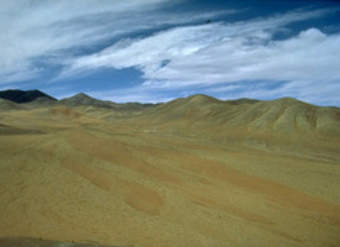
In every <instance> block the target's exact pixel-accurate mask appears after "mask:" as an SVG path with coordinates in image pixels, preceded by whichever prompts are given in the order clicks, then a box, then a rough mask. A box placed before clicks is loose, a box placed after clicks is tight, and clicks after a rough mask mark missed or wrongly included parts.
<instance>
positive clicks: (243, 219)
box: [0, 90, 340, 247]
mask: <svg viewBox="0 0 340 247" xmlns="http://www.w3.org/2000/svg"><path fill="white" fill-rule="evenodd" d="M4 95H5V96H4ZM0 97H1V99H0V157H1V159H0V202H1V203H0V246H6V247H17V246H25V247H26V246H29V247H30V246H32V247H33V246H54V247H57V246H84V247H85V246H88V247H95V246H96V247H98V246H121V247H124V246H140V247H159V246H164V247H170V246H171V247H172V246H179V247H187V246H197V247H201V246H202V247H203V246H226V247H229V246H232V247H243V246H255V247H257V246H258V247H260V246H261V247H262V246H282V247H284V246H292V247H304V246H313V247H314V246H315V247H324V246H329V247H331V246H334V247H335V246H338V245H339V243H340V237H339V232H340V194H339V190H340V166H339V164H340V148H339V147H340V109H339V108H337V107H320V106H316V105H312V104H308V103H306V102H302V101H299V100H296V99H294V98H281V99H276V100H268V101H263V100H255V99H238V100H219V99H216V98H213V97H210V96H207V95H202V94H198V95H192V96H189V97H186V98H178V99H175V100H172V101H170V102H167V103H160V104H140V103H125V104H118V103H114V102H110V101H102V100H98V99H95V98H93V97H91V96H88V95H86V94H83V93H80V94H77V95H75V96H73V97H70V98H66V99H62V100H56V99H54V98H53V97H51V96H49V95H47V94H45V93H43V92H40V91H37V90H34V91H28V92H26V91H18V90H15V91H13V90H10V91H5V92H0Z"/></svg>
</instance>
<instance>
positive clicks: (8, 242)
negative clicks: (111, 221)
mask: <svg viewBox="0 0 340 247" xmlns="http://www.w3.org/2000/svg"><path fill="white" fill-rule="evenodd" d="M0 247H117V246H108V245H100V244H98V243H95V242H82V243H76V242H60V241H54V240H42V239H34V238H0Z"/></svg>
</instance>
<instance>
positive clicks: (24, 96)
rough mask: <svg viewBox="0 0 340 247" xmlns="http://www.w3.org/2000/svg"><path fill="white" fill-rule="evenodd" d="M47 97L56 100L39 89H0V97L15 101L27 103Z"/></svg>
mask: <svg viewBox="0 0 340 247" xmlns="http://www.w3.org/2000/svg"><path fill="white" fill-rule="evenodd" d="M42 97H44V98H47V99H49V100H52V101H57V100H56V99H55V98H53V97H51V96H49V95H47V94H45V93H43V92H41V91H39V90H29V91H23V90H6V91H0V98H2V99H6V100H10V101H12V102H15V103H19V104H21V103H28V102H32V101H34V100H36V99H38V98H42Z"/></svg>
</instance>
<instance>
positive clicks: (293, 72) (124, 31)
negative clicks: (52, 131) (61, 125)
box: [0, 0, 340, 106]
mask: <svg viewBox="0 0 340 247" xmlns="http://www.w3.org/2000/svg"><path fill="white" fill-rule="evenodd" d="M0 31H1V35H0V54H1V59H0V90H5V89H14V88H15V89H23V90H29V89H39V90H41V91H44V92H46V93H48V94H50V95H52V96H54V97H56V98H59V99H61V98H65V97H69V96H72V95H74V94H76V93H79V92H84V93H87V94H89V95H91V96H93V97H95V98H98V99H103V100H111V101H114V102H151V103H155V102H166V101H169V100H172V99H174V98H178V97H186V96H189V95H193V94H198V93H200V94H207V95H210V96H213V97H217V98H219V99H223V100H227V99H228V100H229V99H238V98H255V99H262V100H271V99H277V98H281V97H294V98H297V99H299V100H303V101H306V102H309V103H312V104H317V105H332V106H340V1H336V0H319V1H318V0H285V1H284V0H282V1H276V0H271V1H269V0H242V1H235V0H209V1H207V0H171V1H170V0H124V1H118V0H100V1H99V0H44V1H41V0H1V1H0Z"/></svg>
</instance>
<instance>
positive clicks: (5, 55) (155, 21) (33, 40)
mask: <svg viewBox="0 0 340 247" xmlns="http://www.w3.org/2000/svg"><path fill="white" fill-rule="evenodd" d="M178 2H181V0H175V1H171V2H169V1H168V0H143V1H140V0H126V1H116V0H101V1H100V3H98V1H97V0H72V1H68V0H58V1H55V0H44V1H37V0H18V1H13V0H3V1H0V31H1V36H0V47H1V56H2V58H1V60H0V67H1V70H0V81H1V82H2V83H6V82H11V81H13V82H15V81H20V80H25V79H31V78H34V77H37V76H38V75H39V73H40V71H42V70H43V66H42V65H41V63H44V62H47V63H48V64H51V63H52V64H56V65H67V64H68V62H69V60H70V59H72V58H74V57H75V56H76V54H77V53H79V51H80V49H82V48H84V47H88V48H89V47H92V46H93V45H98V43H100V42H103V41H107V40H108V39H114V38H117V37H119V36H120V35H124V34H129V33H133V32H135V31H141V30H145V29H151V28H155V27H160V26H164V25H174V24H184V23H190V22H194V21H198V20H202V18H210V17H212V16H216V15H224V14H228V13H229V14H230V13H233V12H232V11H220V12H215V13H203V15H202V16H199V14H198V13H191V15H190V14H189V15H188V16H185V15H184V14H169V15H166V16H165V15H162V13H158V11H156V10H162V9H163V8H164V7H166V6H170V5H171V4H175V3H178ZM37 61H38V63H37ZM39 64H40V65H39Z"/></svg>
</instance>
